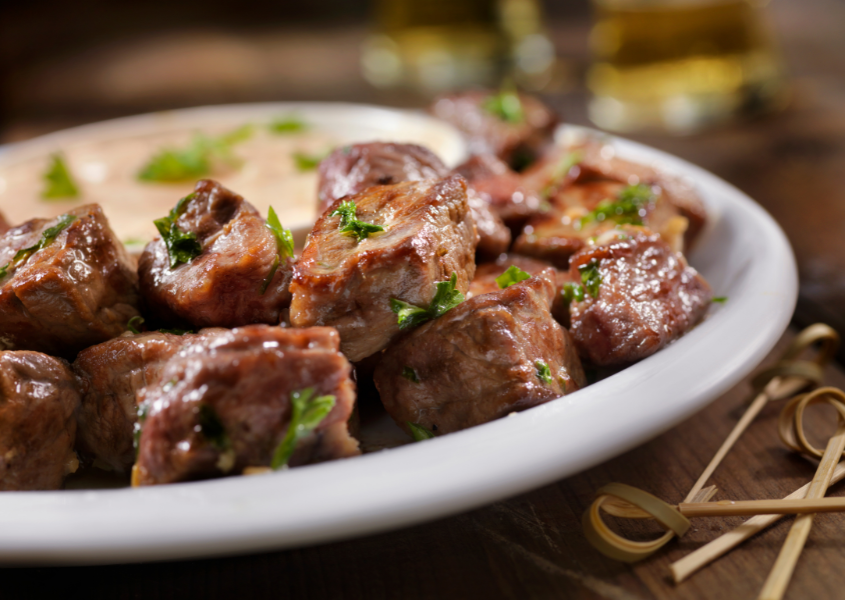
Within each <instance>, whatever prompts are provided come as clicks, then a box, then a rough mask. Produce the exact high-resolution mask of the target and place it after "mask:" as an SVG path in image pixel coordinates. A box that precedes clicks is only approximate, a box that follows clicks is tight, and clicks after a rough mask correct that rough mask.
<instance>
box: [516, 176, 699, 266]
mask: <svg viewBox="0 0 845 600" xmlns="http://www.w3.org/2000/svg"><path fill="white" fill-rule="evenodd" d="M549 206H550V207H549V209H548V210H547V211H546V212H543V213H540V214H537V215H536V216H534V217H532V218H531V219H529V221H528V223H527V224H526V225H525V228H524V229H523V231H522V233H521V234H520V235H519V237H517V239H516V241H515V242H514V245H513V251H514V252H516V253H518V254H525V255H526V256H533V257H534V258H539V259H543V260H547V261H549V262H551V263H552V264H554V265H555V266H556V267H559V268H561V269H565V268H567V267H568V265H569V257H570V256H572V254H574V253H575V252H577V251H578V250H580V249H581V248H583V247H584V245H585V244H586V243H587V241H588V240H589V239H590V238H592V237H595V236H596V235H598V234H600V233H601V232H603V231H605V230H607V229H610V228H613V227H616V226H617V225H618V224H619V223H620V222H621V223H626V222H632V221H634V222H641V223H644V224H646V225H648V226H649V227H650V228H652V229H653V230H655V231H657V232H658V233H660V234H661V235H662V236H663V238H664V239H665V240H666V241H667V242H668V243H669V244H670V246H672V247H673V249H674V250H677V251H680V250H681V249H682V248H683V232H684V230H685V228H686V224H687V221H686V219H684V218H683V217H681V216H680V215H679V214H678V211H677V209H676V208H675V207H674V206H673V205H671V204H670V203H669V202H668V201H667V200H666V199H665V197H664V196H663V195H662V193H661V190H660V188H657V187H647V186H645V185H638V186H629V185H627V184H625V183H619V182H613V181H585V182H583V183H575V184H573V185H569V186H567V187H565V188H564V189H563V190H562V191H560V192H558V193H557V194H556V195H554V196H553V197H552V198H551V199H550V205H549ZM602 207H606V208H607V210H604V211H603V210H602ZM611 207H618V211H619V214H618V215H616V214H615V213H616V210H617V208H611Z"/></svg>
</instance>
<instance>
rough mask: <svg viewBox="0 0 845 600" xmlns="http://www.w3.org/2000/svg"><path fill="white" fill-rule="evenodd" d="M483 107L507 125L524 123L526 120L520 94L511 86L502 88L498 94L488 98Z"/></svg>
mask: <svg viewBox="0 0 845 600" xmlns="http://www.w3.org/2000/svg"><path fill="white" fill-rule="evenodd" d="M481 107H482V108H483V109H484V110H486V111H487V112H488V113H490V114H491V115H494V116H496V117H498V118H499V119H500V120H502V121H505V122H506V123H522V122H523V121H524V120H525V111H524V110H523V109H522V101H521V100H520V99H519V94H518V93H517V91H516V90H515V89H513V88H512V87H509V86H505V87H502V89H501V90H500V91H499V93H498V94H495V95H493V96H489V97H488V98H486V99H485V100H484V103H483V104H482V105H481Z"/></svg>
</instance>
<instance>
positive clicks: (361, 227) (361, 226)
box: [329, 200, 384, 242]
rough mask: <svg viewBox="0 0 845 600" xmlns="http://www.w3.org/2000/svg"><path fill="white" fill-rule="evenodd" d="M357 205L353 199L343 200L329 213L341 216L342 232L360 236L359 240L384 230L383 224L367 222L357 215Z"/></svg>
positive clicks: (331, 215) (351, 235) (333, 215)
mask: <svg viewBox="0 0 845 600" xmlns="http://www.w3.org/2000/svg"><path fill="white" fill-rule="evenodd" d="M356 210H357V207H356V206H355V203H354V202H353V201H352V200H343V201H342V202H341V203H340V206H338V207H337V208H336V209H335V210H333V211H332V212H331V213H329V216H330V217H335V216H340V225H339V227H340V232H341V233H342V234H344V235H348V236H350V237H356V238H358V241H359V242H360V241H361V240H365V239H367V238H368V237H369V236H370V234H371V233H377V232H379V231H384V227H382V226H381V225H374V224H373V223H365V222H364V221H360V220H358V217H356V216H355V212H356Z"/></svg>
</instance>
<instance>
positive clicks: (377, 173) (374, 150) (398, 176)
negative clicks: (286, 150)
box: [318, 142, 511, 256]
mask: <svg viewBox="0 0 845 600" xmlns="http://www.w3.org/2000/svg"><path fill="white" fill-rule="evenodd" d="M319 170H320V183H319V191H318V199H319V203H320V205H319V208H318V211H319V214H323V213H324V212H325V211H326V209H327V208H328V207H329V206H331V205H332V204H333V203H334V201H335V200H339V199H340V198H344V197H346V196H351V195H353V194H357V193H359V192H363V191H364V190H366V189H367V188H370V187H372V186H374V185H387V184H391V183H401V182H403V181H422V180H423V179H441V178H443V177H446V176H447V175H448V174H449V169H447V168H446V165H444V164H443V162H442V161H441V160H440V159H439V158H438V157H437V156H436V155H435V154H434V153H433V152H431V151H430V150H428V149H427V148H423V147H422V146H417V145H416V144H394V143H389V142H370V143H368V144H353V145H352V146H343V147H342V148H337V149H336V150H335V151H334V152H332V153H331V154H330V155H329V156H328V157H327V158H326V159H324V160H323V161H322V162H321V163H320V169H319ZM467 193H468V196H469V207H470V209H471V210H472V216H473V219H474V220H475V226H476V228H477V230H478V236H479V240H478V247H477V249H478V251H479V252H480V253H482V254H484V255H486V256H496V255H498V254H500V253H502V252H505V251H506V250H507V249H508V246H510V243H511V235H510V231H508V229H507V228H506V227H505V225H504V223H502V220H501V219H499V218H498V217H497V216H496V215H495V214H493V213H492V212H491V211H490V208H489V206H488V205H487V203H486V202H484V201H483V199H481V198H480V197H478V196H477V195H474V194H473V193H472V191H471V190H468V191H467Z"/></svg>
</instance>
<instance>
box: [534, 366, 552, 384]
mask: <svg viewBox="0 0 845 600" xmlns="http://www.w3.org/2000/svg"><path fill="white" fill-rule="evenodd" d="M534 366H535V367H536V368H537V379H539V380H540V381H542V382H543V383H545V384H546V385H548V384H550V383H551V382H552V370H551V369H550V368H549V365H547V364H546V363H544V362H543V361H542V360H538V361H535V362H534Z"/></svg>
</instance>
